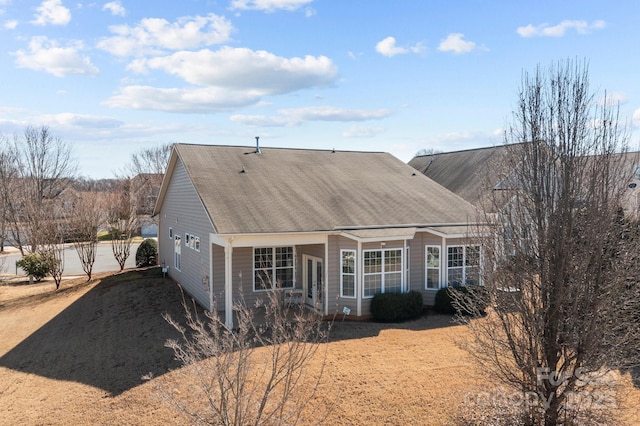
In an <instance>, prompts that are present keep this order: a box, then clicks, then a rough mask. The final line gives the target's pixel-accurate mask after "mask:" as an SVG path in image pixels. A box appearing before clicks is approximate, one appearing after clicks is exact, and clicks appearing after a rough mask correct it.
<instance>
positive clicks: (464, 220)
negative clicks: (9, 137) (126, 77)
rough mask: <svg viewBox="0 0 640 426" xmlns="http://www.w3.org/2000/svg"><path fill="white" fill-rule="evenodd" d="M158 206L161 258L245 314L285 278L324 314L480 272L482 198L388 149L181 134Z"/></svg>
mask: <svg viewBox="0 0 640 426" xmlns="http://www.w3.org/2000/svg"><path fill="white" fill-rule="evenodd" d="M154 214H155V215H157V217H158V218H159V223H160V226H159V234H158V243H159V252H160V253H159V259H160V262H161V263H162V264H163V265H164V266H166V267H167V268H168V273H169V275H170V276H171V277H172V278H173V279H175V280H176V281H177V282H179V283H180V284H181V285H182V286H183V287H184V288H185V289H186V290H187V291H188V292H189V293H190V294H191V295H192V296H193V297H194V298H195V299H196V300H197V301H198V302H199V303H200V304H202V305H203V306H204V307H206V308H208V309H213V307H214V301H215V302H216V306H217V308H218V309H219V310H222V311H224V315H225V320H226V322H227V324H229V325H231V324H232V323H233V314H232V309H231V306H232V305H233V303H234V301H236V300H237V299H238V298H239V297H240V296H241V295H242V296H243V297H244V299H245V301H246V302H247V303H249V304H252V303H253V302H254V301H256V299H258V298H261V297H262V296H263V295H264V292H265V291H267V290H269V289H271V288H273V287H274V286H277V287H279V288H281V289H284V290H283V291H286V292H287V293H289V294H297V295H299V298H300V301H301V302H303V303H306V304H307V305H309V306H310V307H312V308H315V309H316V310H317V311H318V312H319V313H322V314H330V313H333V312H335V311H340V312H343V310H344V308H348V310H350V314H351V315H355V316H365V315H368V314H369V305H370V301H371V298H372V297H373V295H374V294H376V293H378V292H406V291H409V290H418V291H421V292H423V294H424V296H425V300H426V303H427V304H432V303H433V298H434V295H435V292H436V291H437V289H438V288H440V287H442V286H446V283H463V282H466V283H471V282H477V281H478V279H479V278H478V277H479V266H480V248H479V247H477V246H467V245H465V243H466V239H465V236H466V234H467V232H468V231H469V224H470V222H471V221H473V220H474V218H475V210H474V207H473V206H472V205H471V204H470V203H468V202H466V201H464V200H463V199H462V198H460V197H459V196H457V195H455V194H454V193H452V192H451V191H449V190H447V189H445V188H444V187H442V186H441V185H439V184H437V183H436V182H434V181H433V180H431V179H428V178H427V177H425V176H424V175H422V174H421V173H418V172H416V170H415V169H413V168H412V167H410V166H408V165H407V164H405V163H403V162H402V161H400V160H398V159H397V158H395V157H393V156H392V155H390V154H387V153H374V152H347V151H328V150H327V151H323V150H305V149H278V148H262V149H258V148H257V147H236V146H210V145H188V144H176V145H175V146H174V148H173V151H172V153H171V157H170V160H169V165H168V168H167V173H166V175H165V177H164V180H163V183H162V186H161V188H160V193H159V196H158V201H157V204H156V207H155V210H154Z"/></svg>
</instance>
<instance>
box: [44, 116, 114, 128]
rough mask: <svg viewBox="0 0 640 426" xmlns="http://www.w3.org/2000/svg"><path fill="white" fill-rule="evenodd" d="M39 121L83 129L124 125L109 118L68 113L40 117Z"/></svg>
mask: <svg viewBox="0 0 640 426" xmlns="http://www.w3.org/2000/svg"><path fill="white" fill-rule="evenodd" d="M39 121H40V122H43V123H48V124H50V125H53V124H56V125H60V126H64V127H79V128H85V129H114V128H118V127H121V126H123V125H124V122H122V121H120V120H116V119H114V118H111V117H105V116H98V115H88V114H74V113H70V112H64V113H61V114H52V115H42V116H41V117H40V120H39Z"/></svg>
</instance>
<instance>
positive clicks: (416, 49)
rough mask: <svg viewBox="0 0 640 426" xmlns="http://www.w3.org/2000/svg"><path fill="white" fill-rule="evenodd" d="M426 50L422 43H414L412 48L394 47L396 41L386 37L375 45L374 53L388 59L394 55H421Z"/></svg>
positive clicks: (393, 38)
mask: <svg viewBox="0 0 640 426" xmlns="http://www.w3.org/2000/svg"><path fill="white" fill-rule="evenodd" d="M425 50H426V49H425V47H424V44H423V43H416V44H415V45H413V46H410V47H408V48H407V47H399V46H396V39H395V37H387V38H385V39H383V40H380V41H379V42H378V43H377V44H376V52H378V53H379V54H381V55H383V56H387V57H389V58H391V57H393V56H396V55H404V54H406V53H409V52H412V53H422V52H424V51H425Z"/></svg>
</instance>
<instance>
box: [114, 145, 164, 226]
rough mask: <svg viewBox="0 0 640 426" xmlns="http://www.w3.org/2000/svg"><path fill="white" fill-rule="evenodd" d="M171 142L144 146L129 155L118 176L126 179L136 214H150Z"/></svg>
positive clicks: (160, 182)
mask: <svg viewBox="0 0 640 426" xmlns="http://www.w3.org/2000/svg"><path fill="white" fill-rule="evenodd" d="M172 147H173V144H172V143H167V144H163V145H158V146H154V147H151V148H144V149H142V150H140V151H138V152H136V153H134V154H132V155H131V161H130V162H129V163H128V164H127V165H126V166H125V167H124V170H123V171H122V172H121V173H120V175H121V176H120V177H121V178H123V179H128V180H129V181H130V183H129V190H130V195H131V200H132V202H133V204H134V205H135V207H136V211H137V213H138V215H150V214H151V212H152V211H153V208H154V207H155V202H156V199H157V197H158V191H159V190H160V185H161V184H162V178H163V177H164V172H165V169H166V168H167V164H168V162H169V156H170V155H171V149H172Z"/></svg>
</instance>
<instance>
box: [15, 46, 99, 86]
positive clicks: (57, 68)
mask: <svg viewBox="0 0 640 426" xmlns="http://www.w3.org/2000/svg"><path fill="white" fill-rule="evenodd" d="M82 49H83V44H82V42H81V41H71V42H70V43H69V44H68V45H67V46H65V47H62V46H59V45H58V43H57V42H56V41H55V40H49V39H48V38H47V37H32V38H31V41H30V42H29V51H24V50H18V51H16V52H13V55H14V56H16V65H17V66H18V67H19V68H29V69H32V70H36V71H44V72H47V73H49V74H53V75H55V76H56V77H64V76H65V75H68V74H79V75H97V74H98V73H99V71H98V68H97V67H96V66H95V65H93V64H92V63H91V60H90V59H89V58H88V57H87V56H81V55H80V53H79V52H80V51H81V50H82Z"/></svg>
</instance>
